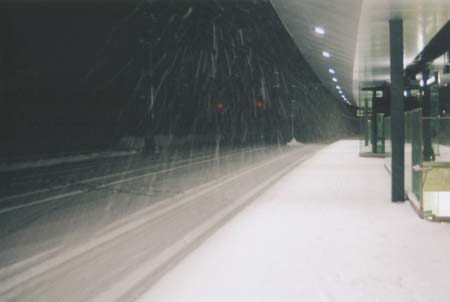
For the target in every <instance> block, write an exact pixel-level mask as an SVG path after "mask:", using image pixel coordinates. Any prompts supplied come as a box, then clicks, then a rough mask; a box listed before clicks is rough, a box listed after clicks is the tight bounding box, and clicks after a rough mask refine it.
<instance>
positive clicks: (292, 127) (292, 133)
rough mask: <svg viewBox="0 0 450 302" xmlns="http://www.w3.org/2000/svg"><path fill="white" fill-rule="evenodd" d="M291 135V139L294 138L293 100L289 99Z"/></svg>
mask: <svg viewBox="0 0 450 302" xmlns="http://www.w3.org/2000/svg"><path fill="white" fill-rule="evenodd" d="M290 116H291V137H292V141H294V139H295V131H294V119H295V100H291V114H290Z"/></svg>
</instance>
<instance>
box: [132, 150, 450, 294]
mask: <svg viewBox="0 0 450 302" xmlns="http://www.w3.org/2000/svg"><path fill="white" fill-rule="evenodd" d="M449 251H450V228H449V225H448V224H440V223H430V222H427V221H424V220H421V219H420V218H418V216H417V215H416V214H415V213H414V210H413V209H412V208H411V206H410V204H409V203H403V204H392V203H391V202H390V178H389V175H388V173H387V172H386V170H385V168H384V166H383V159H376V158H360V157H359V156H358V142H357V141H340V142H337V143H335V144H332V145H330V146H328V147H326V148H324V149H322V150H321V151H319V152H318V153H316V154H315V155H314V156H312V157H311V158H309V159H308V160H307V161H305V162H304V163H303V164H301V165H299V166H298V167H297V168H296V169H294V170H293V171H292V172H291V173H289V174H288V175H286V176H285V177H283V178H282V179H281V180H280V181H279V182H278V183H277V184H276V185H274V186H273V187H271V188H270V189H269V190H268V191H266V193H264V194H263V195H261V196H260V197H259V198H258V199H257V200H256V201H255V202H254V203H252V204H251V205H250V206H248V207H247V208H246V209H245V210H244V211H242V212H241V213H240V214H238V215H237V216H236V217H235V218H234V219H232V220H231V221H230V222H229V223H228V224H226V225H225V226H224V227H222V228H221V229H219V230H218V231H217V232H216V233H215V234H214V235H213V236H212V237H210V238H209V239H207V240H206V241H205V242H204V243H203V244H202V245H201V246H200V247H199V248H197V249H196V250H195V251H194V252H192V253H191V254H190V255H189V256H187V257H186V258H185V259H183V260H182V261H181V262H180V263H179V264H178V265H177V266H176V267H174V268H173V269H172V270H171V271H170V272H168V273H167V274H166V275H165V276H163V277H162V278H161V279H160V280H159V281H158V282H157V283H156V284H155V285H154V286H153V287H152V288H151V289H149V290H148V291H147V292H146V293H145V294H144V295H142V296H141V297H140V298H139V299H138V300H139V301H142V302H154V301H155V302H156V301H157V302H177V301H180V302H181V301H182V302H187V301H196V302H201V301H208V302H210V301H214V302H220V301H224V302H225V301H226V302H229V301H245V302H249V301H258V302H262V301H270V302H273V301H283V302H288V301H296V302H298V301H345V302H350V301H358V302H360V301H395V302H400V301H405V302H406V301H408V302H411V301H427V302H433V301H447V300H448V297H449V296H450V289H449V287H448V281H447V274H448V271H450V261H449V258H448V255H449Z"/></svg>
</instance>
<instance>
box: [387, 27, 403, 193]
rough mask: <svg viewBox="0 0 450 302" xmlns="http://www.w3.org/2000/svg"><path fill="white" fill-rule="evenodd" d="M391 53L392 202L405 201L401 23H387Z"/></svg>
mask: <svg viewBox="0 0 450 302" xmlns="http://www.w3.org/2000/svg"><path fill="white" fill-rule="evenodd" d="M389 33H390V48H391V50H390V52H391V94H390V96H391V139H392V170H391V172H392V187H391V188H392V191H391V192H392V201H393V202H402V201H405V113H404V96H403V90H404V82H403V21H402V20H401V19H391V20H390V21H389Z"/></svg>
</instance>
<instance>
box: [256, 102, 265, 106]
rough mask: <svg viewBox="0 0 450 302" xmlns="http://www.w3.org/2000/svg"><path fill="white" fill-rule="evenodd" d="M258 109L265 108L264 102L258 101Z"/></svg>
mask: <svg viewBox="0 0 450 302" xmlns="http://www.w3.org/2000/svg"><path fill="white" fill-rule="evenodd" d="M256 107H258V108H263V107H264V103H263V101H257V102H256Z"/></svg>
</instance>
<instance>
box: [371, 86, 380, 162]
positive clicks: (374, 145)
mask: <svg viewBox="0 0 450 302" xmlns="http://www.w3.org/2000/svg"><path fill="white" fill-rule="evenodd" d="M376 95H377V91H376V90H374V91H373V93H372V115H371V118H370V119H371V121H372V122H371V124H370V125H371V129H370V133H371V134H372V136H371V138H372V139H371V141H372V153H374V154H376V153H378V148H377V147H378V131H377V125H378V120H377V110H376V109H377V108H376V105H375V98H376Z"/></svg>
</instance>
